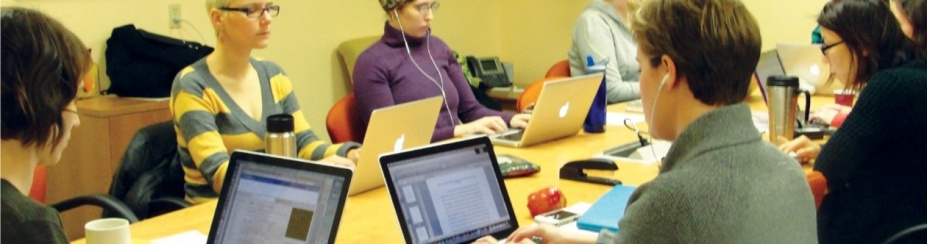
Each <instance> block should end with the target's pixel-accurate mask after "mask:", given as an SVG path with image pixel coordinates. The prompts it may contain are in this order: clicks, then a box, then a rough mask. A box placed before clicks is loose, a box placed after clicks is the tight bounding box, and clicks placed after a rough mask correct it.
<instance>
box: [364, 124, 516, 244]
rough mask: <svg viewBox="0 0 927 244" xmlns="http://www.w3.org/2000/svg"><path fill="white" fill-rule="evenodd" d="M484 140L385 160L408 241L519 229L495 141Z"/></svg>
mask: <svg viewBox="0 0 927 244" xmlns="http://www.w3.org/2000/svg"><path fill="white" fill-rule="evenodd" d="M482 139H483V140H484V141H485V142H486V143H482V144H473V143H470V145H468V146H465V147H458V148H453V149H452V150H448V151H441V150H436V151H439V152H435V153H430V154H420V155H414V156H413V157H409V158H405V159H401V160H398V161H396V162H392V163H387V164H384V165H385V166H384V167H386V168H385V172H386V175H387V177H388V180H389V181H390V182H388V183H387V185H388V186H389V187H390V193H391V195H392V197H393V202H394V205H398V206H396V207H397V213H398V212H401V215H402V216H401V219H400V224H401V225H404V226H402V229H403V232H404V234H405V236H406V239H407V241H411V242H412V243H462V242H470V241H473V240H475V239H477V238H480V237H483V236H486V235H490V234H496V233H499V232H505V231H508V232H507V233H504V234H503V236H504V235H507V234H508V233H510V232H511V231H512V230H514V229H515V228H517V227H518V226H517V225H518V224H517V222H516V221H515V219H514V218H515V216H514V214H511V213H512V212H511V203H510V202H509V199H508V195H507V194H508V193H507V192H506V191H505V189H504V186H503V185H500V184H501V182H502V179H501V178H500V177H501V176H500V174H497V172H496V171H497V170H498V169H497V167H498V166H496V167H494V165H495V162H494V161H493V159H492V158H491V157H492V155H493V151H492V145H491V144H489V142H488V140H486V138H485V137H483V138H482ZM381 160H383V159H381ZM409 239H411V240H409Z"/></svg>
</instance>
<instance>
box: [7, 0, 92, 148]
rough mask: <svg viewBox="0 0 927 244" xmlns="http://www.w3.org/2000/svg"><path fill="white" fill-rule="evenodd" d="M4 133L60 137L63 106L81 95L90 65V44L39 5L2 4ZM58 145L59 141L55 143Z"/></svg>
mask: <svg viewBox="0 0 927 244" xmlns="http://www.w3.org/2000/svg"><path fill="white" fill-rule="evenodd" d="M0 13H2V21H0V25H2V27H0V31H2V34H0V39H2V40H0V45H2V46H3V49H2V51H0V53H2V56H3V63H2V72H0V74H2V75H0V83H2V86H0V100H2V116H0V118H2V123H0V128H2V132H0V133H2V138H3V139H4V140H6V139H17V140H19V141H20V142H21V143H22V145H23V146H31V145H38V146H39V147H44V146H45V145H47V144H46V143H48V142H49V138H52V139H53V140H51V142H52V143H58V141H60V140H61V136H62V135H61V133H59V132H60V131H61V126H62V125H63V123H64V121H63V120H62V118H61V112H62V111H64V109H65V108H66V107H67V106H68V104H70V103H71V101H73V100H74V97H76V96H77V84H78V83H79V82H80V79H81V78H82V75H83V74H84V73H85V72H86V71H87V70H88V69H89V67H90V62H91V61H90V56H89V55H88V54H87V48H86V47H85V46H84V44H83V43H82V42H81V41H80V39H78V38H77V36H76V35H74V33H71V31H68V30H67V29H66V28H65V27H64V26H63V25H61V23H59V22H58V21H56V20H54V19H52V18H50V17H48V16H46V15H45V14H42V13H41V12H39V11H36V10H32V9H26V8H20V7H3V8H2V9H0ZM52 145H54V144H52Z"/></svg>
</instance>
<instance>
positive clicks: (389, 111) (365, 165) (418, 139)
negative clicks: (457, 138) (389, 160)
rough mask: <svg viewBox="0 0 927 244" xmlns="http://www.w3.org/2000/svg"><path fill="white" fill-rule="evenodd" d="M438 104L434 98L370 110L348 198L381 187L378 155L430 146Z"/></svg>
mask: <svg viewBox="0 0 927 244" xmlns="http://www.w3.org/2000/svg"><path fill="white" fill-rule="evenodd" d="M442 102H444V99H442V98H441V96H436V97H431V98H426V99H422V100H417V101H412V102H407V103H403V104H397V105H393V106H389V107H385V108H380V109H377V110H374V111H373V114H371V115H370V123H368V126H367V133H366V134H365V135H364V146H363V147H362V148H361V154H360V159H359V160H358V162H357V168H356V169H354V181H353V182H351V188H350V190H349V191H348V195H352V196H353V195H355V194H358V193H362V192H365V191H368V190H371V189H374V188H377V187H380V186H383V177H382V173H380V164H379V163H377V159H378V158H379V157H380V154H383V153H388V152H394V151H399V150H402V149H404V148H412V147H417V146H422V145H427V144H428V143H430V142H431V135H432V133H434V130H435V123H437V121H438V112H440V111H441V103H442Z"/></svg>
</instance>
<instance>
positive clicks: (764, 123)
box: [752, 112, 769, 133]
mask: <svg viewBox="0 0 927 244" xmlns="http://www.w3.org/2000/svg"><path fill="white" fill-rule="evenodd" d="M752 117H753V126H755V127H756V130H758V131H760V133H766V131H767V130H769V113H767V112H753V116H752Z"/></svg>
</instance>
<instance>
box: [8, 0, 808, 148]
mask: <svg viewBox="0 0 927 244" xmlns="http://www.w3.org/2000/svg"><path fill="white" fill-rule="evenodd" d="M589 1H591V0H443V1H441V4H442V5H441V9H440V10H439V11H437V12H436V16H435V21H434V25H433V30H434V34H435V35H436V36H439V37H441V38H442V39H444V40H445V41H446V42H447V43H448V44H449V45H450V46H451V47H452V48H454V49H455V50H456V51H458V52H459V53H460V54H461V55H476V56H499V57H500V58H501V59H502V60H504V61H511V62H513V63H514V64H515V80H516V83H517V85H519V86H525V85H527V84H529V83H530V82H531V81H533V80H536V79H538V78H541V77H543V76H544V73H545V72H546V71H547V69H548V68H549V67H550V65H551V64H553V63H554V62H556V61H558V60H562V59H565V58H566V53H567V49H568V48H569V46H570V34H571V32H572V26H573V23H574V21H575V18H576V17H577V16H578V15H579V13H580V12H582V10H583V9H584V8H585V6H586V5H587V4H588V3H589ZM276 2H277V3H278V4H280V5H281V6H282V9H281V11H280V16H278V17H277V18H275V19H274V21H275V22H274V24H273V27H272V31H273V38H272V39H271V45H270V47H268V48H267V49H265V50H259V51H256V52H255V53H254V55H255V56H258V57H262V58H265V59H269V60H273V61H275V62H277V63H279V64H280V65H281V66H282V67H283V68H284V69H285V70H286V71H287V73H288V75H289V76H290V78H291V79H292V81H293V83H294V87H295V92H296V94H297V97H298V98H299V101H300V105H302V107H303V109H304V110H305V111H304V112H305V114H306V116H307V119H308V120H309V122H310V123H311V124H312V125H313V126H314V128H315V129H316V133H318V134H319V135H320V136H322V137H323V138H327V134H328V133H327V132H326V131H325V116H326V113H327V112H328V109H329V108H330V107H331V105H332V104H334V102H335V101H336V100H337V99H338V98H340V97H342V96H343V95H344V94H345V93H346V86H345V84H346V83H345V81H344V76H343V74H344V73H343V71H342V67H341V64H340V63H339V59H338V58H337V56H336V53H335V48H336V47H337V46H338V44H340V43H341V42H343V41H345V40H349V39H352V38H357V37H365V36H373V35H380V34H382V28H383V22H384V20H385V14H384V13H383V11H382V10H381V9H380V7H379V5H378V4H377V1H376V0H334V1H320V0H277V1H276ZM824 2H826V0H810V1H809V0H780V1H766V0H745V3H746V4H747V6H748V8H750V11H751V12H752V13H753V14H754V16H756V18H757V20H758V21H759V23H760V28H761V32H762V35H763V44H764V45H763V49H764V50H768V49H771V48H772V47H774V46H775V42H777V41H789V42H808V41H809V34H810V31H811V29H813V28H814V26H815V24H814V19H815V16H816V13H817V12H818V11H820V8H821V6H823V3H824ZM175 3H176V4H181V15H182V17H183V19H185V20H187V21H188V22H189V24H183V25H182V28H181V29H179V30H171V29H169V28H168V17H167V11H168V5H169V4H175ZM0 5H4V6H7V5H21V6H27V7H33V8H38V9H40V10H42V11H44V12H46V13H48V14H50V15H52V16H54V17H55V18H57V19H59V20H61V21H62V22H63V23H64V24H65V25H66V26H67V27H68V28H70V29H71V30H72V31H74V32H75V33H77V35H78V36H79V37H80V38H81V39H83V40H84V42H85V43H87V45H89V46H90V47H91V48H93V50H94V55H93V56H94V60H96V61H97V62H100V63H101V65H102V62H103V50H104V48H105V42H106V39H107V38H108V37H109V34H110V32H111V31H112V28H113V27H116V26H120V25H124V24H128V23H134V24H135V25H136V27H138V28H142V29H145V30H148V31H151V32H155V33H160V34H164V35H170V36H174V37H177V38H183V39H188V40H194V41H200V42H202V41H201V39H200V37H199V35H197V34H196V31H195V30H194V28H192V27H195V28H196V29H199V31H200V32H201V33H202V35H203V36H204V39H205V43H207V44H209V45H214V43H215V37H214V35H213V34H212V33H213V31H212V27H211V26H210V25H209V22H208V21H207V19H206V14H205V7H204V6H203V1H202V0H154V1H152V0H16V1H13V0H2V2H0ZM103 68H104V69H105V67H103ZM101 73H102V71H101ZM102 81H103V83H104V84H103V85H102V87H107V86H108V83H107V79H106V78H105V77H103V79H102Z"/></svg>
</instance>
